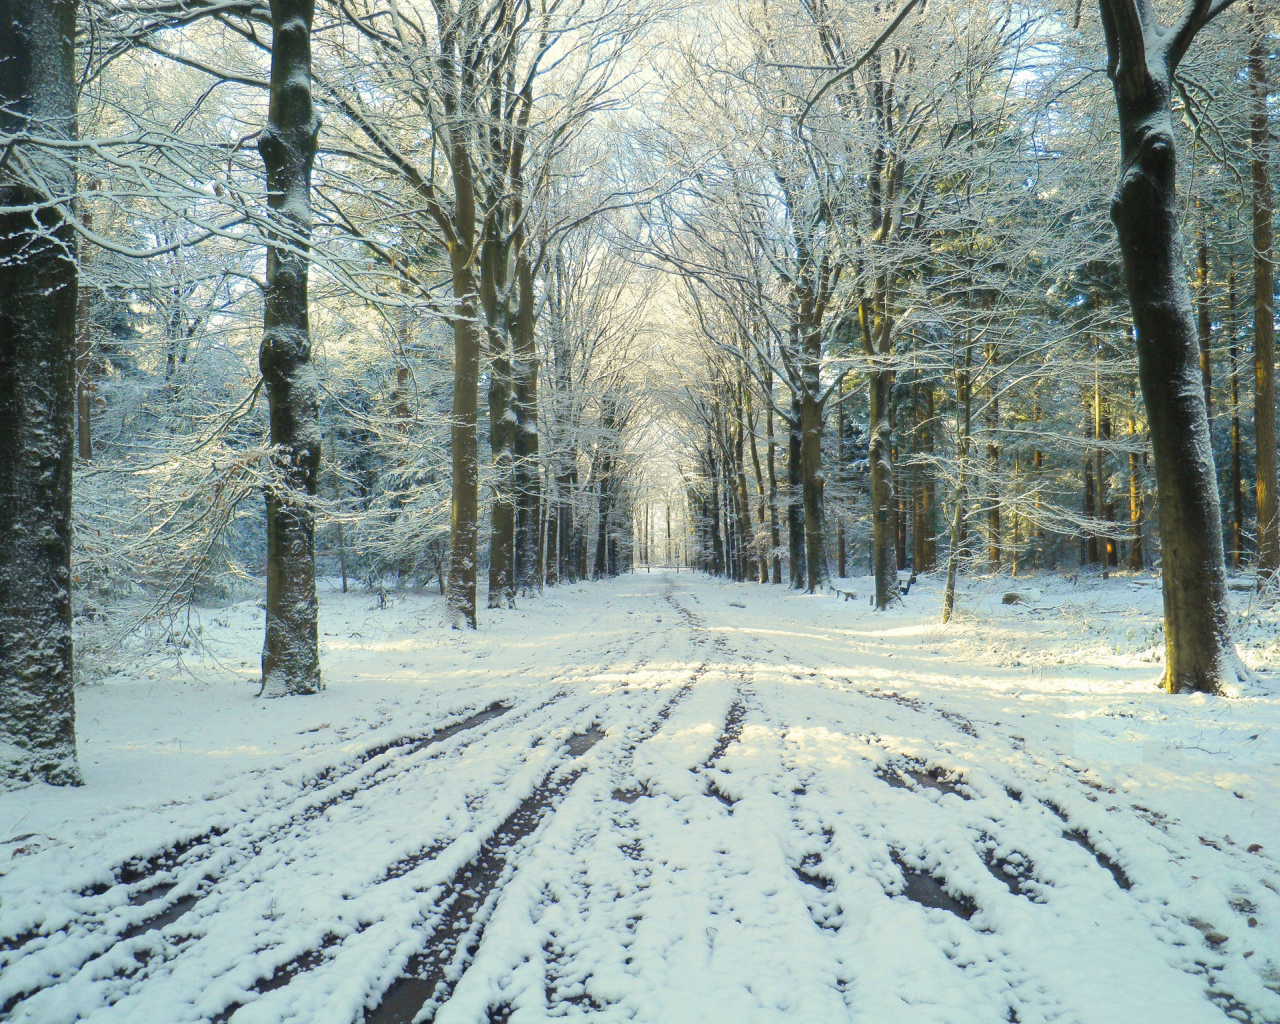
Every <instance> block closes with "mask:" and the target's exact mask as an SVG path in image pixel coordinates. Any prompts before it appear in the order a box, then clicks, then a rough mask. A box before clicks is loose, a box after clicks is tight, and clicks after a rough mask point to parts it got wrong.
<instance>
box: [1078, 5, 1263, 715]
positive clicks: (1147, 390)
mask: <svg viewBox="0 0 1280 1024" xmlns="http://www.w3.org/2000/svg"><path fill="white" fill-rule="evenodd" d="M1230 3H1231V0H1216V2H1214V0H1189V2H1188V3H1186V4H1185V5H1184V7H1183V9H1182V12H1181V14H1180V15H1179V17H1178V19H1177V20H1176V21H1175V22H1174V23H1173V24H1172V25H1170V26H1164V25H1161V24H1160V23H1159V21H1158V20H1157V18H1156V15H1155V12H1154V11H1153V10H1152V7H1151V4H1150V3H1149V2H1148V0H1100V4H1099V6H1100V8H1101V12H1102V24H1103V30H1104V32H1105V34H1106V40H1107V73H1108V75H1109V76H1110V78H1111V82H1112V87H1113V89H1114V91H1115V100H1116V111H1117V113H1118V115H1119V119H1120V176H1119V184H1118V185H1117V186H1116V193H1115V197H1114V199H1113V200H1112V203H1111V217H1112V220H1113V221H1114V222H1115V225H1116V230H1117V232H1118V234H1119V236H1120V251H1121V254H1122V256H1123V260H1124V276H1125V287H1126V289H1127V290H1128V293H1129V302H1130V305H1131V306H1132V308H1133V321H1134V327H1135V328H1136V332H1137V347H1138V377H1139V380H1140V382H1141V386H1142V397H1143V401H1144V402H1145V404H1146V409H1147V418H1148V420H1149V422H1150V428H1151V447H1152V451H1153V453H1154V455H1155V463H1156V481H1157V487H1158V491H1159V496H1160V539H1161V547H1162V575H1163V578H1164V631H1165V674H1164V686H1165V688H1166V689H1167V690H1169V691H1170V692H1171V693H1176V692H1179V691H1182V690H1204V691H1210V692H1212V691H1215V690H1217V689H1218V688H1219V687H1220V686H1221V685H1222V684H1223V683H1226V682H1230V681H1234V680H1236V679H1237V678H1238V677H1239V676H1240V675H1241V674H1242V673H1243V672H1245V671H1246V670H1245V669H1244V668H1243V665H1242V664H1241V662H1240V660H1239V657H1238V656H1237V655H1236V653H1235V648H1234V645H1233V644H1232V640H1231V626H1230V605H1229V603H1228V599H1227V579H1226V576H1227V574H1226V565H1225V562H1224V559H1223V546H1222V512H1221V509H1220V507H1219V499H1218V480H1217V473H1216V469H1215V467H1214V461H1213V448H1212V445H1211V442H1210V436H1209V418H1208V410H1207V408H1206V406H1205V396H1204V390H1203V387H1202V382H1201V370H1200V347H1199V342H1198V340H1197V336H1196V324H1195V313H1194V310H1193V309H1192V305H1191V293H1190V291H1189V290H1188V287H1187V275H1186V272H1185V259H1184V254H1183V245H1182V235H1181V232H1180V230H1179V227H1178V194H1177V166H1178V159H1177V150H1176V148H1175V143H1174V133H1173V117H1172V113H1171V111H1170V107H1169V95H1170V91H1171V89H1172V84H1173V74H1174V72H1175V71H1176V70H1177V67H1178V62H1179V61H1180V60H1181V59H1182V57H1183V55H1184V54H1185V53H1186V52H1187V49H1188V47H1190V45H1191V42H1192V40H1193V39H1194V38H1195V36H1196V33H1198V32H1199V31H1200V29H1201V28H1203V27H1204V25H1205V24H1207V23H1208V22H1209V21H1210V20H1211V19H1212V18H1214V17H1216V16H1217V15H1218V14H1219V13H1221V12H1222V11H1223V10H1224V9H1225V8H1226V7H1228V6H1229V5H1230Z"/></svg>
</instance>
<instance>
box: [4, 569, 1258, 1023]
mask: <svg viewBox="0 0 1280 1024" xmlns="http://www.w3.org/2000/svg"><path fill="white" fill-rule="evenodd" d="M1124 593H1125V594H1126V595H1127V594H1128V591H1124ZM1126 599H1127V600H1129V602H1130V603H1129V605H1127V606H1126V607H1130V608H1131V610H1132V609H1135V608H1136V611H1135V612H1134V615H1137V616H1138V618H1140V617H1141V615H1142V614H1149V612H1150V609H1147V611H1144V610H1143V608H1144V606H1142V605H1141V602H1139V603H1138V604H1137V605H1134V604H1133V599H1130V598H1126ZM1099 600H1100V598H1099ZM1069 604H1070V602H1064V600H1062V599H1060V597H1055V596H1054V595H1050V596H1049V597H1047V598H1046V597H1043V595H1040V594H1038V593H1037V595H1036V600H1035V601H1027V602H1024V605H1031V607H1023V608H1013V609H1009V610H1007V612H1006V611H1003V610H1000V615H1004V616H1005V617H1004V618H999V617H998V616H997V615H996V612H992V613H991V616H992V617H990V618H988V619H987V620H983V619H982V618H981V616H977V617H974V618H971V619H970V620H969V621H968V623H967V624H966V623H963V622H962V623H960V624H957V625H953V626H951V627H948V628H947V629H945V630H944V629H942V628H940V627H938V626H937V625H935V624H934V621H933V620H934V617H935V613H936V593H935V592H933V591H932V590H931V589H930V588H929V586H928V585H927V583H926V585H925V586H924V587H921V588H919V589H917V590H913V592H912V596H911V597H910V598H909V599H908V600H907V602H906V603H905V606H904V607H903V608H901V609H899V610H897V611H895V612H892V613H889V614H888V615H880V616H876V615H875V614H874V613H872V612H870V611H869V610H868V609H867V608H866V606H865V605H863V604H861V603H860V602H859V603H856V604H855V603H853V602H843V601H837V600H834V599H832V598H831V597H803V596H798V595H787V594H785V592H783V591H781V590H780V589H778V588H771V587H758V586H755V587H752V586H743V585H733V584H728V583H724V582H720V581H712V580H708V579H707V578H705V577H701V576H695V575H691V574H688V573H682V574H679V575H676V574H673V573H669V572H653V573H639V574H636V575H631V576H627V577H624V578H623V579H620V580H617V581H613V582H610V583H607V584H591V585H588V586H583V587H581V588H559V589H558V590H556V591H554V592H549V593H548V595H547V596H546V597H545V598H544V599H541V600H539V601H536V602H529V604H528V607H527V608H523V609H522V610H521V611H520V612H517V613H503V614H500V615H498V616H496V617H495V618H494V619H493V620H492V621H491V623H487V624H486V626H485V628H484V629H483V630H482V631H481V633H480V634H478V635H477V634H468V635H461V634H456V633H454V634H450V633H449V631H447V630H444V629H443V628H442V627H441V626H440V625H439V623H438V605H436V604H434V603H432V602H431V601H430V600H429V599H425V598H424V599H422V600H421V601H420V602H419V603H418V604H414V603H413V601H411V600H406V601H405V602H404V603H402V605H401V606H400V607H399V608H398V609H397V608H394V607H393V608H392V609H390V610H387V611H385V612H382V611H378V610H371V609H370V599H369V598H368V596H367V595H366V596H362V597H360V598H355V597H350V598H347V599H343V600H342V601H339V600H338V599H337V598H335V599H333V600H332V601H330V602H328V603H326V608H325V620H324V622H323V623H322V628H323V629H324V631H325V633H326V653H325V658H326V677H327V678H328V680H329V686H330V688H329V690H327V691H326V692H325V693H324V694H322V695H320V696H319V697H317V698H309V699H307V700H306V701H294V702H290V701H275V702H270V703H269V705H268V704H267V703H266V702H260V701H254V700H253V698H252V697H251V696H250V695H251V693H252V692H253V691H252V689H251V688H249V687H247V686H246V685H245V684H244V683H243V682H241V683H239V684H233V683H230V682H226V681H225V679H224V680H223V681H222V682H210V683H208V684H206V685H204V686H196V685H193V684H186V685H182V684H170V685H165V686H161V687H159V688H158V690H157V687H156V686H155V685H154V684H152V683H151V681H150V680H148V679H141V680H133V681H127V680H118V681H116V682H114V683H112V684H109V685H107V686H103V687H99V688H96V689H95V690H91V691H87V692H86V693H85V694H84V695H83V696H82V698H81V702H80V718H81V724H82V741H81V749H82V758H83V759H84V760H85V762H86V774H87V776H88V780H89V785H87V786H86V787H85V788H84V789H83V790H81V791H79V792H76V793H62V792H57V791H54V790H51V789H47V788H38V789H29V790H24V791H20V792H17V793H9V794H0V826H4V827H6V828H7V832H6V833H0V839H2V838H3V837H4V836H5V835H8V836H10V837H11V839H10V841H9V842H8V843H7V844H6V845H3V846H0V870H2V871H3V872H4V874H3V877H0V1007H3V1012H0V1017H3V1016H5V1015H6V1014H7V1015H8V1019H11V1020H13V1021H15V1022H29V1024H63V1022H71V1021H82V1020H83V1021H95V1022H98V1021H102V1022H107V1021H111V1022H123V1021H136V1022H139V1024H167V1022H173V1021H198V1020H207V1021H231V1022H232V1024H267V1022H272V1024H275V1022H285V1021H294V1022H299V1024H302V1022H305V1024H330V1022H331V1024H352V1022H358V1021H365V1022H370V1024H392V1022H406V1024H407V1022H410V1021H413V1020H434V1021H436V1022H439V1024H472V1022H474V1024H481V1022H485V1021H489V1020H492V1021H507V1020H510V1021H511V1022H513V1024H520V1022H529V1021H540V1020H546V1019H549V1018H559V1017H568V1018H584V1019H589V1020H592V1021H598V1022H612V1021H637V1022H646V1024H682V1022H690V1024H704V1022H705V1024H718V1022H724V1024H730V1022H732V1024H739V1022H742V1024H746V1022H757V1021H758V1022H783V1021H786V1022H788V1024H792V1022H809V1021H812V1022H822V1024H831V1022H833V1021H845V1020H849V1021H859V1022H894V1024H898V1022H902V1024H912V1022H929V1024H934V1022H938V1024H941V1022H957V1024H958V1022H992V1024H996V1022H1004V1021H1019V1022H1023V1024H1030V1022H1039V1021H1054V1022H1079V1024H1108V1022H1116V1024H1120V1022H1123V1024H1140V1022H1147V1021H1150V1022H1160V1024H1184V1022H1185V1024H1197V1022H1202V1021H1203V1022H1221V1021H1224V1020H1228V1019H1235V1020H1247V1021H1253V1022H1275V1021H1280V994H1278V993H1280V787H1278V786H1277V766H1278V763H1280V752H1278V751H1277V737H1278V736H1280V733H1277V732H1274V731H1273V730H1274V727H1275V726H1276V725H1277V724H1280V707H1278V705H1280V702H1278V701H1277V700H1276V699H1275V698H1274V697H1267V696H1255V697H1249V698H1245V699H1240V700H1223V699H1219V698H1202V697H1182V698H1175V697H1168V696H1164V695H1161V694H1158V693H1155V692H1154V691H1153V690H1152V689H1151V686H1150V683H1151V680H1152V679H1153V678H1154V677H1155V676H1156V675H1157V674H1158V669H1156V668H1155V667H1154V666H1152V665H1150V664H1146V663H1145V662H1143V661H1142V660H1141V659H1140V658H1128V659H1127V660H1126V658H1124V657H1112V658H1110V659H1109V660H1108V658H1106V657H1103V656H1102V655H1101V654H1093V655H1090V656H1088V657H1081V656H1078V654H1079V645H1077V646H1076V647H1075V648H1072V647H1071V646H1070V644H1067V643H1066V642H1065V641H1063V640H1062V638H1061V637H1060V636H1059V637H1058V639H1056V640H1053V639H1052V638H1051V639H1050V640H1044V639H1043V638H1044V637H1047V636H1050V634H1052V633H1053V628H1054V626H1053V623H1054V622H1056V623H1057V626H1058V627H1059V628H1061V626H1062V623H1064V622H1069V623H1074V622H1076V619H1075V618H1072V616H1073V615H1077V612H1072V611H1069V610H1065V609H1066V608H1067V606H1068V605H1069ZM1037 607H1038V609H1039V614H1036V612H1037ZM1071 607H1076V606H1071ZM258 614H259V613H258V612H257V610H256V608H254V607H253V606H252V605H247V606H243V607H240V608H238V609H232V610H231V611H229V612H228V613H226V614H225V615H223V616H222V617H221V618H218V619H215V620H213V622H212V623H211V624H210V625H209V633H208V636H209V642H210V645H211V649H212V650H214V651H215V652H216V650H217V645H218V644H223V645H224V649H223V650H222V655H223V659H222V662H223V663H225V662H227V661H228V660H229V656H230V655H234V656H235V657H234V658H233V659H230V660H231V661H232V662H234V661H235V660H242V659H240V657H239V656H240V654H241V653H243V649H244V645H246V644H249V643H251V642H252V638H253V635H254V634H253V630H254V628H255V626H256V622H257V620H256V616H257V615H258ZM491 614H492V613H491ZM1105 614H1106V611H1105V609H1103V610H1100V611H1098V612H1097V616H1095V617H1101V616H1104V615H1105ZM1046 619H1047V620H1049V625H1048V626H1046V627H1045V628H1041V626H1042V624H1043V623H1044V622H1045V621H1046ZM1130 619H1133V616H1132V615H1131V616H1130ZM984 621H985V625H984ZM1080 621H1085V619H1081V620H1080ZM1088 621H1093V620H1092V619H1089V620H1088ZM1133 621H1137V620H1136V619H1133ZM1129 625H1132V622H1130V621H1129V620H1126V628H1128V626H1129ZM997 626H998V629H997ZM1075 628H1076V627H1075V626H1070V629H1071V630H1072V631H1074V630H1075ZM1019 631H1021V632H1019ZM1086 631H1087V630H1086ZM993 636H998V637H999V642H998V643H995V644H994V645H993V643H992V637H993ZM1019 636H1021V637H1022V638H1023V639H1022V641H1019V640H1018V637H1019ZM1033 637H1040V638H1041V643H1040V647H1039V648H1037V649H1035V650H1033V649H1032V648H1033V644H1032V638H1033ZM1082 642H1083V641H1082ZM237 645H240V646H237ZM1010 650H1014V651H1020V652H1021V654H1020V657H1019V658H1012V659H1011V658H1010V657H1009V651H1010ZM1072 651H1075V652H1076V655H1075V656H1069V655H1071V654H1072ZM150 674H151V675H154V672H152V673H150ZM250 674H251V667H250V668H245V669H244V675H245V677H246V678H247V677H248V676H249V675H250ZM224 675H225V673H224ZM144 688H145V692H146V696H145V697H144V696H142V693H143V690H144ZM264 707H266V710H265V711H263V712H261V714H260V710H259V709H262V708H264ZM300 708H301V709H303V710H299V709H300ZM165 715H168V716H170V717H169V718H168V719H167V720H166V719H165V718H163V716H165ZM173 717H177V718H178V719H179V721H180V723H181V724H174V722H173V721H172V718H173ZM156 723H162V724H156ZM95 730H96V732H95ZM95 743H96V744H98V746H97V747H95V746H94V744H95ZM175 743H176V749H174V744H175ZM184 744H185V747H184ZM95 751H96V753H95ZM214 762H216V765H217V770H216V771H215V770H214V769H213V768H210V767H209V766H210V764H212V763H214ZM169 773H172V775H173V777H172V778H170V777H168V774H169ZM135 776H136V781H135ZM15 820H16V821H22V822H25V824H21V825H17V826H13V827H10V823H12V822H14V821H15ZM19 834H22V835H23V838H21V839H18V838H17V836H18V835H19Z"/></svg>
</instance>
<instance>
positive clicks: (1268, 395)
mask: <svg viewBox="0 0 1280 1024" xmlns="http://www.w3.org/2000/svg"><path fill="white" fill-rule="evenodd" d="M1249 12H1250V14H1251V15H1253V4H1250V5H1249ZM1250 20H1251V22H1252V24H1251V26H1250V28H1251V30H1252V32H1251V34H1252V36H1253V39H1252V41H1251V42H1252V44H1251V45H1250V47H1249V86H1250V93H1251V96H1250V99H1251V104H1250V105H1251V107H1252V110H1251V111H1250V114H1251V116H1250V123H1249V128H1250V132H1249V134H1250V143H1251V148H1252V150H1253V152H1252V153H1251V154H1250V155H1251V157H1252V159H1251V160H1250V169H1251V171H1252V175H1251V177H1252V181H1253V195H1252V199H1253V204H1252V205H1253V296H1254V299H1253V301H1254V317H1253V330H1254V335H1253V338H1254V348H1253V361H1254V372H1255V374H1256V379H1255V384H1254V388H1255V390H1254V413H1253V415H1254V431H1255V434H1254V443H1255V445H1256V455H1257V468H1258V477H1257V494H1258V575H1259V577H1260V578H1265V577H1272V576H1274V575H1275V574H1276V572H1277V571H1280V500H1278V499H1280V496H1278V495H1277V494H1276V366H1275V363H1276V351H1275V349H1276V339H1275V335H1276V326H1275V314H1276V311H1275V295H1274V292H1275V265H1274V263H1273V262H1272V260H1273V259H1274V257H1273V255H1272V242H1273V234H1272V222H1271V219H1272V195H1271V165H1270V156H1271V124H1270V116H1269V113H1268V110H1267V92H1268V88H1267V87H1268V82H1267V51H1266V44H1265V41H1264V40H1265V36H1264V29H1263V26H1262V24H1260V23H1259V21H1258V19H1257V18H1256V16H1255V17H1252V18H1251V19H1250Z"/></svg>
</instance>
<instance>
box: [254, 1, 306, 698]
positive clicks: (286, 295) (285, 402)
mask: <svg viewBox="0 0 1280 1024" xmlns="http://www.w3.org/2000/svg"><path fill="white" fill-rule="evenodd" d="M314 14H315V5H314V2H313V0H271V30H272V37H271V106H270V112H269V114H268V117H267V127H266V130H265V131H264V132H263V134H262V138H261V140H260V141H259V143H258V150H259V152H261V154H262V162H263V164H265V166H266V172H267V202H268V205H269V206H270V210H271V226H272V234H271V236H270V243H269V247H268V249H267V290H266V295H265V302H264V317H263V320H264V323H263V336H262V349H261V352H260V355H259V360H258V361H259V366H260V368H261V370H262V380H263V383H264V385H265V388H266V393H267V400H268V403H269V408H270V412H271V443H272V446H273V449H274V450H273V456H272V458H273V463H274V466H273V468H274V470H275V473H274V476H273V479H272V480H271V482H270V483H269V484H268V486H267V492H266V503H267V628H266V639H265V640H264V642H263V645H262V691H261V692H262V694H263V695H265V696H268V697H282V696H285V695H288V694H301V693H315V692H316V691H317V690H319V689H320V686H321V683H320V651H319V647H318V634H317V624H316V616H317V604H316V560H315V517H314V513H313V511H312V503H313V501H314V499H315V497H316V487H317V483H318V478H319V472H320V415H319V413H320V407H319V401H318V397H317V390H316V381H315V371H314V369H313V368H312V367H311V332H310V323H309V320H308V304H307V274H308V267H309V261H308V259H307V244H308V241H309V239H310V235H311V166H312V163H313V161H314V159H315V154H316V143H317V139H318V136H319V133H320V118H319V117H318V116H316V114H315V111H314V110H313V109H312V105H311V22H312V18H313V17H314Z"/></svg>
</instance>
